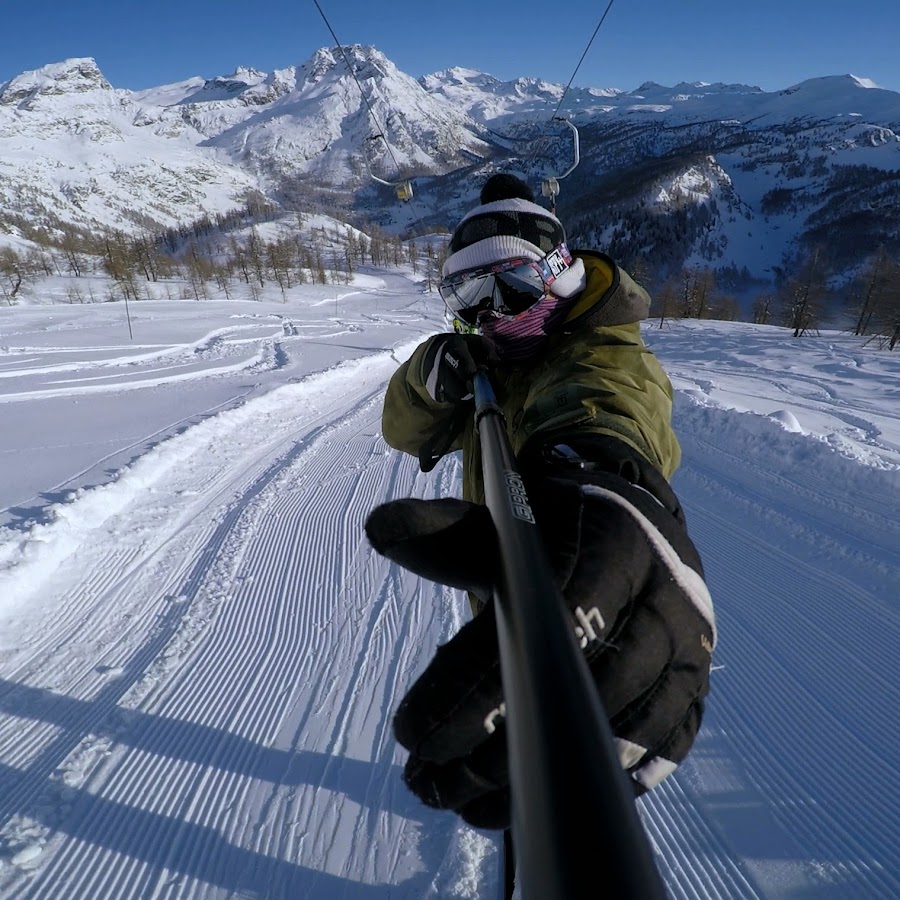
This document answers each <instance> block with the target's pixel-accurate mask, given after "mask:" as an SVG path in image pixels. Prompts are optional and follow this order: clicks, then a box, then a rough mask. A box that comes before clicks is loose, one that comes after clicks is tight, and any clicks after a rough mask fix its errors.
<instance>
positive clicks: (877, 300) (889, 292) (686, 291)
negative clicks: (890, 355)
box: [634, 247, 900, 350]
mask: <svg viewBox="0 0 900 900" xmlns="http://www.w3.org/2000/svg"><path fill="white" fill-rule="evenodd" d="M643 274H644V273H642V272H641V269H640V266H638V267H636V269H635V271H634V275H635V277H636V278H637V279H638V281H642V280H644V279H642V275H643ZM775 275H776V282H775V286H774V288H773V289H771V290H767V291H764V292H762V293H760V294H758V295H757V297H756V298H755V299H754V300H753V301H752V304H751V306H750V309H749V319H750V321H752V322H754V323H755V324H759V325H781V326H784V327H787V328H790V329H791V330H792V333H793V336H794V337H802V336H803V335H806V334H818V330H819V328H820V327H821V325H822V323H823V322H824V321H826V320H828V321H830V320H831V319H832V318H833V313H834V311H835V310H840V312H841V313H842V315H843V317H844V321H845V323H846V324H847V327H848V328H850V329H851V330H852V331H853V333H854V334H856V335H860V336H863V335H866V336H869V338H870V340H871V341H874V342H876V343H878V345H879V346H881V347H886V348H887V349H890V350H894V349H895V348H896V347H897V345H898V344H900V262H898V261H897V260H896V259H894V258H893V257H892V256H891V255H890V254H889V253H888V252H887V251H886V250H885V249H884V247H880V248H879V249H878V252H877V253H875V254H874V255H873V256H872V257H871V258H870V259H869V260H868V261H867V263H866V265H865V266H864V267H863V269H862V270H861V271H860V272H859V274H858V275H857V276H856V277H855V278H854V279H853V280H852V281H851V282H850V283H849V285H844V286H843V287H841V288H839V289H834V288H829V286H828V272H827V270H826V266H825V265H824V262H823V254H822V252H821V250H819V249H818V248H813V250H812V252H811V253H810V254H809V255H808V256H807V257H806V258H804V259H803V260H801V261H800V262H798V263H797V264H796V265H795V266H794V267H793V268H792V270H791V271H787V270H783V269H780V270H776V272H775ZM719 281H720V274H719V272H718V271H717V270H714V269H712V268H701V267H686V268H684V269H682V270H681V271H680V272H678V273H677V274H674V275H670V276H669V277H668V278H666V279H665V280H663V281H661V282H658V283H657V284H656V286H655V287H654V288H653V289H652V291H651V296H652V298H653V304H652V307H651V314H652V315H653V316H654V318H656V319H658V320H659V321H658V324H659V327H660V328H662V327H663V326H664V325H665V323H666V320H667V319H720V320H725V321H735V320H737V319H740V318H741V317H742V309H741V304H740V302H739V300H738V298H737V296H736V295H735V294H734V293H733V292H731V291H729V290H728V289H727V284H726V286H724V287H723V286H720V284H719Z"/></svg>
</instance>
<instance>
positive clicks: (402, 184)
mask: <svg viewBox="0 0 900 900" xmlns="http://www.w3.org/2000/svg"><path fill="white" fill-rule="evenodd" d="M313 3H314V4H315V5H316V9H317V10H318V11H319V15H320V16H321V17H322V20H323V21H324V22H325V26H326V27H327V28H328V31H329V32H330V33H331V36H332V38H334V42H335V44H336V45H337V48H338V50H340V52H341V56H342V57H343V58H344V62H345V63H346V65H347V68H348V69H349V70H350V74H351V75H352V76H353V80H354V81H355V82H356V86H357V87H358V88H359V94H360V96H361V97H362V98H363V102H364V103H365V104H366V108H367V109H368V110H369V115H370V116H371V117H372V121H373V122H374V123H375V128H376V129H377V134H375V135H373V137H374V138H379V137H380V138H381V139H382V140H383V141H384V145H385V147H387V151H388V154H389V155H390V157H391V160H392V161H393V163H394V167H395V168H396V169H397V172H398V173H399V172H400V163H399V162H397V157H396V156H395V155H394V151H393V150H392V149H391V145H390V143H389V142H388V139H387V137H385V134H384V129H383V128H382V127H381V124H380V123H379V121H378V116H376V115H375V110H374V109H373V108H372V104H371V103H370V102H369V98H368V97H367V96H366V92H365V91H364V90H363V86H362V85H361V84H360V81H359V79H358V78H357V77H356V72H355V71H354V70H353V66H352V65H351V64H350V60H349V58H348V57H347V53H346V51H345V50H344V46H343V44H341V42H340V41H339V40H338V36H337V35H336V34H335V33H334V29H333V28H332V27H331V22H329V21H328V16H326V15H325V11H324V10H323V9H322V7H321V5H320V4H319V0H313ZM372 178H374V179H375V181H378V182H380V183H381V184H387V185H390V186H391V187H398V185H397V184H394V182H391V181H385V180H384V179H382V178H378V177H377V176H375V175H374V174H373V175H372ZM399 185H400V190H398V196H399V195H400V193H401V190H403V188H406V189H407V190H408V182H400V183H399ZM409 193H410V195H411V193H412V192H411V191H409ZM401 199H409V197H401Z"/></svg>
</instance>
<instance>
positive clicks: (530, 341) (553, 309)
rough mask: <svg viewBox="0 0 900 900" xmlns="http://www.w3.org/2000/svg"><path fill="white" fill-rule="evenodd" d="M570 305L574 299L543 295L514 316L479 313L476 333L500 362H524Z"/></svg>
mask: <svg viewBox="0 0 900 900" xmlns="http://www.w3.org/2000/svg"><path fill="white" fill-rule="evenodd" d="M574 302H575V298H574V297H557V296H555V295H554V294H547V296H546V297H544V298H543V299H542V300H541V301H540V302H539V303H536V304H535V305H534V306H532V307H531V308H530V309H528V310H526V311H525V312H523V313H520V314H519V315H517V316H503V315H500V314H499V313H495V312H483V313H481V315H480V316H479V317H478V331H479V332H480V333H481V334H482V335H484V337H486V338H488V339H489V340H490V341H492V342H493V344H494V346H495V347H496V348H497V353H498V354H499V355H500V358H501V359H502V360H505V361H510V362H516V361H520V360H525V359H528V358H529V357H532V356H534V355H535V354H537V353H539V352H540V351H541V350H542V349H543V348H544V345H545V344H546V343H547V338H548V337H549V336H550V334H551V333H552V332H553V330H554V328H555V327H556V326H557V325H559V324H560V323H561V322H562V321H563V319H564V318H565V317H566V313H567V312H568V311H569V308H570V307H571V306H572V304H573V303H574Z"/></svg>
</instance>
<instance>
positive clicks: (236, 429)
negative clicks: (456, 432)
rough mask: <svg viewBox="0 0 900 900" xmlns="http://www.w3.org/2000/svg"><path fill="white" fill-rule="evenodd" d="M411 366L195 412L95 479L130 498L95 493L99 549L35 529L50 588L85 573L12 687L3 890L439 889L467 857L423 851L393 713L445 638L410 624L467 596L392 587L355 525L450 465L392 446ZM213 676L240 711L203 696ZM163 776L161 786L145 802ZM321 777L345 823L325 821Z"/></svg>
mask: <svg viewBox="0 0 900 900" xmlns="http://www.w3.org/2000/svg"><path fill="white" fill-rule="evenodd" d="M395 366H396V363H395V362H394V360H393V358H392V356H391V355H389V354H383V355H382V358H379V359H376V360H372V359H369V360H367V361H366V363H365V365H364V366H361V365H355V364H351V368H355V369H356V370H358V373H359V377H352V373H351V376H350V377H348V375H347V374H346V373H345V372H337V373H333V374H332V373H325V374H324V375H322V376H318V377H317V378H316V377H314V378H312V379H310V381H309V384H307V383H301V384H299V385H291V386H287V387H284V388H281V389H278V390H276V391H275V392H273V393H271V394H268V395H266V396H265V397H264V398H262V399H260V400H257V401H254V402H251V403H248V404H247V405H246V406H245V407H242V408H240V409H238V410H232V411H229V412H227V413H224V414H222V415H220V416H219V417H217V418H216V419H214V420H212V421H211V423H210V425H209V426H208V428H207V430H208V432H209V434H208V437H207V438H204V437H203V436H202V432H203V430H204V425H203V424H201V425H198V426H195V427H194V428H192V429H190V430H189V431H188V432H187V433H186V434H185V435H183V436H181V437H178V438H175V439H173V440H171V441H169V442H167V443H165V444H163V445H160V447H159V448H158V450H157V451H155V452H154V453H153V454H151V455H150V456H152V457H154V458H152V459H148V458H144V459H142V460H140V461H139V462H138V464H137V465H136V466H135V467H134V469H133V470H132V472H130V473H129V476H128V477H126V478H123V479H122V481H121V483H120V484H112V485H108V486H107V487H106V488H100V489H97V490H96V491H95V492H94V496H95V497H96V498H98V500H100V499H101V498H102V494H103V493H104V492H105V493H109V494H126V495H127V496H126V497H123V498H120V499H114V500H109V499H108V498H107V500H106V502H98V503H97V504H95V505H96V506H97V509H96V510H95V511H94V513H93V515H95V516H96V517H97V518H98V522H97V523H96V524H95V534H94V535H93V536H92V540H91V545H90V546H83V545H81V546H71V547H67V550H68V552H67V553H66V555H65V556H61V555H60V556H54V555H53V554H52V553H51V552H44V553H41V552H39V551H40V550H42V549H44V548H45V547H48V546H54V547H57V548H59V547H61V546H63V545H64V544H65V542H64V541H62V540H59V539H58V538H59V534H58V533H59V532H60V531H61V530H64V528H65V513H64V512H62V511H61V512H60V516H61V518H59V519H57V521H56V522H53V523H51V524H50V525H47V526H45V527H44V528H43V529H42V530H43V531H44V532H46V536H48V537H49V536H50V535H51V533H53V534H52V536H53V537H54V538H57V539H56V540H50V541H47V542H44V541H41V540H39V539H38V537H37V536H36V535H35V534H32V535H31V536H30V537H29V538H28V540H29V541H32V542H33V546H31V547H28V548H27V549H26V550H25V551H24V552H21V551H20V552H21V555H22V557H23V560H22V561H21V562H19V565H20V566H23V565H25V566H27V565H29V564H31V565H34V566H39V567H42V568H50V567H52V566H56V567H57V571H56V574H55V575H54V574H49V575H47V576H46V578H45V582H44V584H43V585H42V586H41V587H42V593H44V594H46V595H48V596H53V595H54V593H55V592H57V591H62V590H64V589H65V584H69V585H71V584H73V583H74V584H76V585H78V586H80V587H78V588H76V590H75V591H74V592H73V591H71V590H70V592H69V593H70V596H69V599H68V601H67V603H66V605H65V607H64V608H62V609H61V610H59V611H58V613H59V615H56V616H55V617H54V620H53V624H52V627H48V628H46V629H45V630H42V631H41V632H40V634H39V636H38V637H37V639H36V640H35V641H34V642H33V644H32V645H31V646H29V647H28V649H27V652H20V653H19V654H18V656H19V657H20V658H19V659H18V662H17V667H16V669H15V670H13V671H10V672H9V674H8V676H7V684H6V690H5V692H4V693H3V695H2V699H0V702H2V704H3V709H4V712H5V713H6V714H7V716H9V717H11V720H12V721H11V725H12V727H14V728H15V729H16V731H17V732H18V733H19V736H18V739H17V745H16V746H17V757H16V758H15V759H13V760H12V761H11V762H10V763H9V764H7V767H6V769H7V771H6V775H7V777H10V776H12V779H11V780H12V783H13V784H14V785H15V788H14V790H12V791H9V792H8V793H7V794H6V796H5V797H4V799H3V800H2V801H0V809H2V816H0V819H2V821H4V822H5V823H6V825H5V827H4V828H3V832H2V834H3V838H4V842H5V845H6V847H7V851H8V852H7V856H8V861H7V864H6V865H5V866H3V868H2V869H0V890H2V892H3V895H4V896H29V897H50V896H63V895H65V896H70V897H119V896H134V897H138V896H139V897H157V896H166V897H171V896H183V897H192V898H193V897H206V896H209V897H213V896H215V897H219V896H248V895H253V896H266V897H278V896H284V897H323V898H324V897H344V896H346V897H363V896H372V897H376V896H388V894H390V896H392V897H395V896H399V895H400V894H399V893H398V889H397V888H396V887H393V888H387V887H384V888H380V887H379V885H392V884H396V883H398V882H402V883H403V884H404V887H403V889H402V890H403V894H402V895H403V896H409V897H422V896H426V895H427V894H428V890H429V888H428V883H429V882H430V881H431V880H432V879H433V878H435V873H437V879H438V880H439V879H440V878H442V877H443V878H444V879H445V880H446V879H447V878H448V877H450V876H449V875H444V876H441V874H440V873H441V871H442V869H443V868H449V869H450V870H452V871H453V872H456V870H458V869H459V863H460V860H461V858H462V859H464V856H463V857H460V853H462V852H463V850H462V849H461V850H459V852H458V853H452V852H450V851H451V850H452V849H453V848H454V847H455V846H456V845H457V844H459V845H460V847H461V848H464V846H465V844H464V843H461V838H460V836H459V835H457V833H456V832H457V831H458V830H459V829H458V828H457V827H456V826H455V825H454V824H452V823H448V825H447V826H446V827H445V830H446V832H447V845H448V854H449V855H448V858H447V860H446V863H444V864H443V865H442V861H441V860H427V861H426V862H427V863H428V866H427V868H426V869H423V867H422V861H421V860H419V858H418V855H417V851H416V847H417V840H416V835H417V831H418V828H419V825H418V823H417V818H419V816H418V810H417V805H416V803H415V802H414V799H413V798H412V797H411V796H410V795H409V794H408V791H406V789H405V788H404V787H403V786H402V783H401V782H400V780H399V771H400V769H399V764H400V757H399V754H398V751H397V750H395V747H394V741H393V738H392V736H391V734H390V731H389V728H388V723H389V721H390V714H389V713H390V710H391V709H393V708H394V707H395V706H396V702H397V700H398V691H401V690H402V687H403V685H404V684H408V683H410V681H411V678H412V677H413V675H412V674H411V673H415V672H416V671H419V670H421V668H422V667H423V666H424V664H425V662H426V661H427V659H428V658H429V657H430V654H431V652H432V651H433V649H434V646H433V644H428V643H427V642H424V643H415V644H414V645H411V646H408V647H404V646H403V645H402V643H399V642H398V638H399V636H402V635H403V634H406V633H419V632H422V633H423V634H428V633H429V632H435V633H436V635H438V636H440V635H443V637H444V639H446V637H448V636H449V634H451V633H452V632H453V631H455V630H456V629H457V628H458V627H459V625H460V623H461V618H460V615H461V614H460V613H459V611H456V612H453V611H452V610H451V608H452V607H459V605H460V599H459V598H458V597H456V596H454V594H453V592H444V591H442V589H440V588H438V587H436V586H434V585H430V584H427V583H423V582H420V581H419V580H418V579H403V578H400V577H399V576H398V573H397V571H396V570H394V569H393V568H392V567H390V566H388V565H387V564H386V563H384V562H383V561H381V560H380V559H379V558H377V557H376V556H374V555H373V554H371V553H370V552H369V550H368V547H367V545H364V538H363V537H362V522H363V519H364V516H365V514H366V513H367V512H368V509H369V508H370V507H371V505H372V498H373V497H378V496H382V495H384V496H401V495H406V494H411V493H415V494H418V495H422V496H426V495H433V493H434V492H435V491H436V490H443V491H447V490H450V489H452V488H453V487H454V483H455V480H456V475H451V476H446V477H444V478H443V479H442V478H440V477H436V478H434V477H433V478H430V479H428V480H425V479H423V478H422V477H421V476H420V475H418V474H417V471H416V470H417V466H416V465H415V463H414V461H413V460H412V459H410V458H404V457H402V456H400V455H398V454H396V453H394V452H392V451H389V448H387V447H386V445H385V444H384V443H383V441H382V439H381V437H380V427H379V423H380V407H381V399H382V396H383V389H384V382H385V379H386V378H387V377H388V376H389V375H390V373H391V372H392V371H393V369H394V368H395ZM344 368H345V369H346V368H347V367H344ZM319 384H320V385H321V386H318V387H317V385H319ZM229 421H230V425H228V427H227V428H226V427H223V426H224V425H225V424H227V423H228V422H229ZM444 468H445V469H446V470H447V471H448V472H450V473H454V472H455V471H456V468H457V467H456V465H455V462H454V461H453V460H449V461H448V462H447V463H446V464H445V466H444ZM144 470H146V471H144ZM126 501H127V502H126ZM77 509H78V504H76V505H75V506H73V508H72V514H74V512H75V510H77ZM86 514H87V515H90V514H91V512H90V511H87V512H86ZM120 514H121V515H127V516H128V517H129V526H128V529H127V531H125V533H126V536H127V537H128V539H127V540H125V541H117V540H115V535H116V532H117V528H116V524H117V523H116V517H117V516H118V515H120ZM310 518H315V520H316V527H315V529H311V530H310V531H307V523H308V521H309V520H310ZM138 520H140V522H142V523H144V525H143V527H141V525H139V524H137V523H138ZM96 530H99V531H100V532H101V533H102V536H101V534H96ZM123 531H124V529H123ZM136 538H138V539H139V540H138V539H136ZM298 539H299V540H298ZM29 550H33V551H34V553H33V554H32V558H29V552H28V551H29ZM73 566H74V569H73ZM28 583H29V587H30V586H31V585H32V584H33V583H34V582H33V579H32V580H29V582H28ZM304 584H306V585H317V586H320V587H321V591H316V592H314V593H308V592H307V593H301V592H300V591H298V585H304ZM26 600H28V601H34V600H35V598H34V597H31V596H29V597H23V598H20V600H19V603H20V604H24V603H25V602H26ZM38 602H40V601H38ZM47 605H48V606H49V602H48V604H47ZM110 611H114V612H113V615H112V616H110ZM27 614H28V615H37V614H38V613H37V611H36V610H29V612H28V613H27ZM435 616H436V617H437V627H436V628H435V627H434V623H432V622H431V621H430V619H431V618H433V617H435ZM442 619H443V620H445V621H443V624H442ZM61 648H62V649H63V652H64V653H65V655H66V656H68V657H70V659H65V658H63V659H61V658H60V657H59V655H58V654H59V652H60V649H61ZM398 651H400V652H398ZM48 659H53V666H52V671H53V680H52V683H42V679H41V675H40V673H41V672H42V671H43V670H44V669H45V662H46V660H48ZM86 660H92V663H93V664H92V665H91V666H90V667H89V668H87V669H86V668H85V665H84V664H85V661H86ZM348 661H350V662H351V664H350V665H349V667H348V664H347V662H348ZM34 682H37V683H39V684H40V686H30V687H25V686H24V685H25V684H30V683H31V684H33V683H34ZM374 683H377V684H378V688H377V690H374V689H373V687H372V685H373V684H374ZM223 685H227V689H225V690H224V691H223ZM360 685H363V686H364V690H362V691H360V690H359V686H360ZM210 692H216V693H218V694H223V696H225V697H227V698H228V702H227V704H221V705H220V706H217V707H216V708H215V709H210V708H208V707H207V705H206V703H205V701H206V698H207V697H208V695H209V693H210ZM372 697H376V698H378V700H377V704H374V705H372V704H370V699H371V698H372ZM151 785H152V791H150V790H149V786H151ZM148 793H152V795H153V796H154V797H158V796H162V797H165V798H166V803H165V804H163V805H156V806H152V805H151V806H149V807H148V806H147V804H146V803H145V802H144V801H143V798H144V797H145V796H147V795H148ZM322 794H333V803H330V804H329V806H330V808H331V809H332V810H333V821H330V822H319V821H315V820H310V813H311V811H314V810H315V808H316V807H315V804H314V803H312V802H310V801H312V800H316V802H318V798H319V797H320V796H321V795H322ZM173 829H174V832H175V833H174V834H173ZM471 834H473V833H470V835H471ZM472 840H473V838H472V837H470V838H469V843H471V841H472ZM474 840H475V845H476V847H477V852H478V853H479V854H481V855H490V853H492V852H493V845H492V844H491V843H490V842H489V841H487V840H486V839H483V838H479V837H478V836H475V837H474ZM479 841H480V842H481V843H480V844H479ZM350 846H353V847H354V848H356V853H357V854H359V853H362V854H364V855H363V856H362V858H363V859H366V860H368V861H369V863H368V865H367V866H366V869H365V883H356V882H354V881H353V880H344V879H345V878H347V877H348V876H349V877H350V878H351V879H352V878H356V877H358V875H357V873H356V872H355V871H354V868H355V867H357V866H358V860H359V858H360V857H359V856H358V855H357V856H356V857H354V855H352V854H348V847H350ZM307 858H309V860H310V861H311V862H312V863H313V864H315V866H317V867H318V868H310V867H307V866H304V862H305V861H307ZM323 859H324V860H325V861H326V866H325V869H324V871H323V870H322V868H321V862H322V860H323ZM354 860H355V861H354ZM469 865H470V867H471V866H472V865H474V866H475V869H476V870H477V867H478V860H477V859H475V860H470V863H469ZM38 867H39V868H38ZM348 867H349V868H348ZM73 873H77V874H75V875H73ZM453 877H454V878H455V877H457V875H454V876H453ZM460 890H461V891H462V893H457V892H456V891H454V892H453V894H452V895H453V896H468V895H470V894H468V893H467V890H466V889H465V885H464V883H463V886H462V887H461V888H460ZM442 895H447V896H450V894H444V893H443V892H442ZM435 896H437V894H435Z"/></svg>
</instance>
